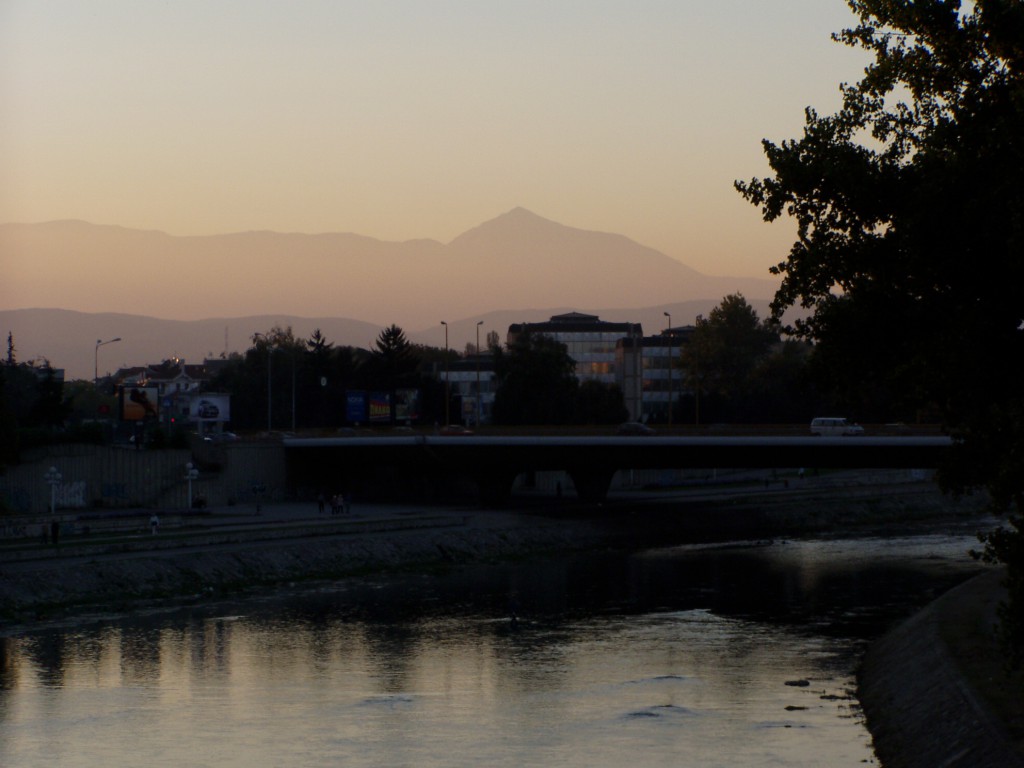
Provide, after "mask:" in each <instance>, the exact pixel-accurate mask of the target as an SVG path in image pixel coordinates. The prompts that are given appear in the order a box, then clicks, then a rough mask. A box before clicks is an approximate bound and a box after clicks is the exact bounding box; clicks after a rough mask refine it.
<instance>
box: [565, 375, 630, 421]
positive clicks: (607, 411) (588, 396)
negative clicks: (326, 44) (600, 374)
mask: <svg viewBox="0 0 1024 768" xmlns="http://www.w3.org/2000/svg"><path fill="white" fill-rule="evenodd" d="M628 418H629V411H628V410H627V409H626V401H625V398H624V397H623V395H622V389H621V388H620V387H619V385H618V384H605V383H604V382H602V381H595V380H593V379H588V380H587V381H583V382H581V383H580V385H579V388H578V389H577V392H576V422H577V423H579V424H619V423H621V422H623V421H626V419H628Z"/></svg>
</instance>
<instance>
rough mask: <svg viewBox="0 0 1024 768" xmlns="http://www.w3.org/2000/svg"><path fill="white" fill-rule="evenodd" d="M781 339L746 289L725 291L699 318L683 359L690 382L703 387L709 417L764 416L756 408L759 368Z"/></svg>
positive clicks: (693, 389) (705, 415) (704, 409)
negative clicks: (759, 313)
mask: <svg viewBox="0 0 1024 768" xmlns="http://www.w3.org/2000/svg"><path fill="white" fill-rule="evenodd" d="M778 343H779V328H778V324H777V323H775V322H772V321H771V320H767V321H762V320H761V319H760V318H758V316H757V312H756V311H755V310H754V308H753V307H751V306H750V304H748V303H747V300H746V299H745V298H743V296H742V294H738V293H736V294H731V295H729V296H726V297H725V298H723V299H722V302H721V303H720V304H719V305H718V306H717V307H715V308H714V309H712V310H711V312H710V314H709V315H708V317H707V318H698V319H697V324H696V326H695V327H694V329H693V332H692V333H691V334H690V337H689V340H688V342H687V343H686V344H685V345H684V346H683V348H682V350H681V351H680V355H679V361H680V366H681V367H682V368H683V371H684V375H685V377H686V382H687V388H688V389H689V390H690V391H691V392H694V393H696V392H697V391H698V388H699V391H700V398H701V411H702V418H703V419H704V420H705V421H745V420H749V419H750V418H751V417H754V418H757V419H758V420H760V419H761V418H763V415H762V414H757V415H756V416H755V415H754V414H753V412H752V409H751V402H752V397H753V394H754V392H755V391H756V390H757V389H758V388H759V386H760V382H759V380H758V377H757V376H756V374H757V372H758V370H759V366H760V365H761V364H762V363H763V362H764V360H765V359H766V358H767V357H768V355H769V353H770V352H771V350H772V349H773V347H774V346H776V345H777V344H778ZM694 405H696V404H695V403H694Z"/></svg>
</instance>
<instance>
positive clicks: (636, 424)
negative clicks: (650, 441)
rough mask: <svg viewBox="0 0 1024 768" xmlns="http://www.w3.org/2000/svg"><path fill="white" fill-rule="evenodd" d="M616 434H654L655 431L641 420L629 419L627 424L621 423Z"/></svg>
mask: <svg viewBox="0 0 1024 768" xmlns="http://www.w3.org/2000/svg"><path fill="white" fill-rule="evenodd" d="M616 434H619V435H653V434H655V431H654V430H653V429H652V428H651V427H648V426H647V425H646V424H644V423H643V422H640V421H627V422H626V423H625V424H619V428H618V429H617V430H616Z"/></svg>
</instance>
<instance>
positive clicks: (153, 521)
mask: <svg viewBox="0 0 1024 768" xmlns="http://www.w3.org/2000/svg"><path fill="white" fill-rule="evenodd" d="M149 529H150V530H151V531H152V532H153V535H154V536H156V535H157V533H159V532H160V518H159V517H157V514H156V512H154V513H153V516H152V517H150V518H149Z"/></svg>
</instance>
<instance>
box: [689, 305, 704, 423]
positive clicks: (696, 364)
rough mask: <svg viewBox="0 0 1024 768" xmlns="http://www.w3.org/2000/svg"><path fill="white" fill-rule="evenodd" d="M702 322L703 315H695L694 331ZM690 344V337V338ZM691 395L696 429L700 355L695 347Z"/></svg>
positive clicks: (698, 412) (698, 403)
mask: <svg viewBox="0 0 1024 768" xmlns="http://www.w3.org/2000/svg"><path fill="white" fill-rule="evenodd" d="M702 322H704V315H697V324H696V326H694V330H696V329H697V328H700V324H701V323H702ZM691 343H692V337H691ZM693 395H694V412H693V423H694V424H696V425H697V426H698V427H699V426H700V355H699V354H698V350H697V348H696V347H694V349H693Z"/></svg>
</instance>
